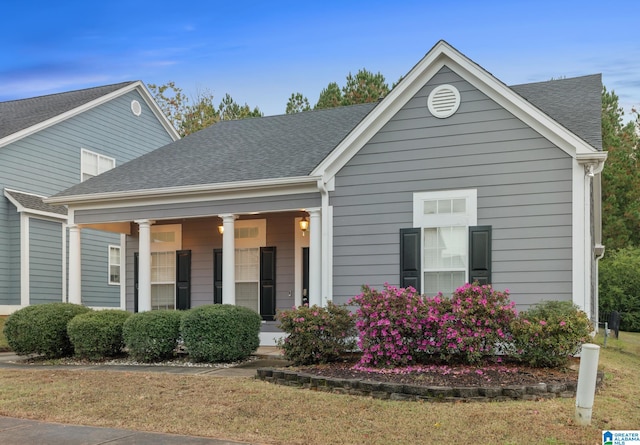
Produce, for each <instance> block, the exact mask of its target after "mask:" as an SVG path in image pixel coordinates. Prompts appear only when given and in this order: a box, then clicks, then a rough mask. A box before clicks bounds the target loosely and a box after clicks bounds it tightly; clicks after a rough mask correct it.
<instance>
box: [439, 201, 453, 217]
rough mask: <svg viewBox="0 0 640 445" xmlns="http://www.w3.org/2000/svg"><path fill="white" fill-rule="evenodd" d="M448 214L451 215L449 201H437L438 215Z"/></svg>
mask: <svg viewBox="0 0 640 445" xmlns="http://www.w3.org/2000/svg"><path fill="white" fill-rule="evenodd" d="M449 213H451V200H450V199H440V200H438V214H449Z"/></svg>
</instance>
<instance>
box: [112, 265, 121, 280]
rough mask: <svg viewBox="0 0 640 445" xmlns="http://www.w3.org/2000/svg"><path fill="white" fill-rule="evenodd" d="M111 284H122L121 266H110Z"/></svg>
mask: <svg viewBox="0 0 640 445" xmlns="http://www.w3.org/2000/svg"><path fill="white" fill-rule="evenodd" d="M109 283H120V266H109Z"/></svg>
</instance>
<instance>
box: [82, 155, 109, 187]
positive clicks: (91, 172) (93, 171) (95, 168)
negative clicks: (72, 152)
mask: <svg viewBox="0 0 640 445" xmlns="http://www.w3.org/2000/svg"><path fill="white" fill-rule="evenodd" d="M81 157H82V163H81V168H80V174H81V180H82V181H86V180H87V179H89V178H93V177H94V176H98V175H99V174H100V173H104V172H106V171H107V170H111V169H112V168H113V167H115V166H116V160H115V159H114V158H110V157H108V156H103V155H101V154H98V153H94V152H92V151H89V150H85V149H84V148H83V149H82V150H81Z"/></svg>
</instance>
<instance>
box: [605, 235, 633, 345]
mask: <svg viewBox="0 0 640 445" xmlns="http://www.w3.org/2000/svg"><path fill="white" fill-rule="evenodd" d="M598 283H599V286H598V288H599V307H600V315H601V316H603V317H606V316H607V315H608V314H610V313H611V312H612V311H617V312H619V313H620V330H621V331H629V332H640V248H631V247H630V248H626V249H620V250H618V251H614V252H610V253H609V252H608V253H607V254H606V255H605V257H604V258H603V259H602V260H600V263H599V273H598ZM601 321H607V320H606V318H604V319H601Z"/></svg>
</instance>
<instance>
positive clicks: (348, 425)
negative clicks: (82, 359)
mask: <svg viewBox="0 0 640 445" xmlns="http://www.w3.org/2000/svg"><path fill="white" fill-rule="evenodd" d="M596 342H598V343H599V344H602V338H598V339H596ZM600 367H601V368H602V369H603V370H604V371H605V384H604V386H603V387H602V388H601V389H600V390H599V391H598V394H597V395H596V399H595V405H594V411H593V422H592V425H591V426H589V427H579V426H577V425H576V424H575V422H574V421H573V416H574V412H575V399H553V400H542V401H537V402H531V401H529V402H516V401H514V402H501V403H419V402H396V401H384V400H374V399H370V398H361V397H356V396H347V395H337V394H328V393H323V392H314V391H309V390H301V389H296V388H289V387H283V386H278V385H271V384H269V383H264V382H261V381H257V380H253V379H242V378H223V377H210V376H209V377H208V376H180V375H171V374H153V373H149V374H144V373H137V372H132V373H118V372H105V371H80V370H77V371H73V370H62V369H61V370H56V371H51V370H46V371H45V370H38V369H35V368H34V369H32V370H31V369H30V370H26V371H25V370H19V371H18V370H16V371H12V370H7V369H2V370H0V415H6V416H14V417H23V418H29V419H39V420H50V421H56V422H62V423H73V424H84V425H98V426H110V427H119V428H131V429H138V430H144V431H157V432H170V433H179V434H189V435H198V436H208V437H215V438H221V439H228V440H240V441H247V442H254V443H255V442H257V443H265V444H359V443H367V444H389V443H394V444H416V443H474V444H494V443H500V444H560V443H562V444H581V445H583V444H598V443H601V431H602V430H603V429H618V430H623V429H638V428H639V427H640V377H639V375H638V369H640V334H629V333H624V332H623V333H620V339H618V340H614V339H612V338H609V339H608V343H607V348H606V349H604V348H603V349H601V352H600Z"/></svg>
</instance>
